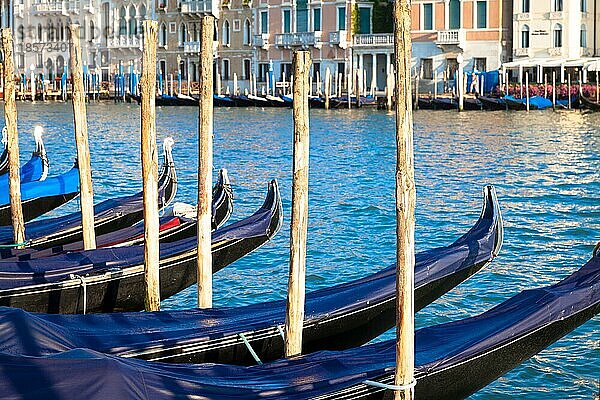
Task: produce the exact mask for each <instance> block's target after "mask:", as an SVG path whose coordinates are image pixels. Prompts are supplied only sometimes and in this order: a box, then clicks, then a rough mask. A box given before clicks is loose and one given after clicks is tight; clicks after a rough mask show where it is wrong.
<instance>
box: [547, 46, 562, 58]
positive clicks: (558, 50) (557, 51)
mask: <svg viewBox="0 0 600 400" xmlns="http://www.w3.org/2000/svg"><path fill="white" fill-rule="evenodd" d="M548 54H549V55H551V56H562V54H563V49H562V47H550V48H549V49H548Z"/></svg>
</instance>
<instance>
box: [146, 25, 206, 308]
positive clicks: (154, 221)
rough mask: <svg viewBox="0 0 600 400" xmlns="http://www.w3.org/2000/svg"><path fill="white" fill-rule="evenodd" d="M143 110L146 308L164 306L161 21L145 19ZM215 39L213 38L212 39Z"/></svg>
mask: <svg viewBox="0 0 600 400" xmlns="http://www.w3.org/2000/svg"><path fill="white" fill-rule="evenodd" d="M143 30H144V48H143V52H142V77H141V79H140V88H141V98H142V101H141V112H142V121H141V122H142V123H141V126H142V135H141V136H142V139H141V141H142V143H141V144H142V146H141V147H142V182H143V188H144V277H145V280H146V301H145V305H146V311H158V310H159V309H160V283H159V262H160V257H159V243H158V235H159V222H158V154H157V151H156V105H155V100H154V96H155V93H156V46H157V43H158V40H157V38H158V22H156V21H149V20H146V21H144V22H143ZM211 43H212V42H211Z"/></svg>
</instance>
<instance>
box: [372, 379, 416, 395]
mask: <svg viewBox="0 0 600 400" xmlns="http://www.w3.org/2000/svg"><path fill="white" fill-rule="evenodd" d="M363 383H364V384H365V385H368V386H373V387H377V388H382V389H386V390H392V391H394V392H401V391H404V390H414V388H415V386H417V380H416V379H415V378H413V379H412V381H410V383H409V384H407V385H390V384H386V383H381V382H377V381H369V380H366V381H364V382H363Z"/></svg>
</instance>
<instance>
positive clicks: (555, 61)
mask: <svg viewBox="0 0 600 400" xmlns="http://www.w3.org/2000/svg"><path fill="white" fill-rule="evenodd" d="M537 66H541V67H547V68H552V67H564V68H571V67H582V68H585V69H587V70H588V71H596V70H597V69H598V70H600V58H576V59H568V58H537V59H536V58H524V59H522V60H516V61H511V62H507V63H504V64H502V68H505V69H519V68H529V67H537Z"/></svg>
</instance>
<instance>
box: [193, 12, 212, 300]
mask: <svg viewBox="0 0 600 400" xmlns="http://www.w3.org/2000/svg"><path fill="white" fill-rule="evenodd" d="M214 21H215V17H213V16H212V15H206V16H204V17H202V25H201V32H200V33H201V46H200V112H199V121H198V211H197V213H198V215H197V218H198V307H199V308H210V307H212V253H211V214H212V210H211V202H212V168H213V72H212V71H213V68H212V65H213V29H214V26H215V22H214Z"/></svg>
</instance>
